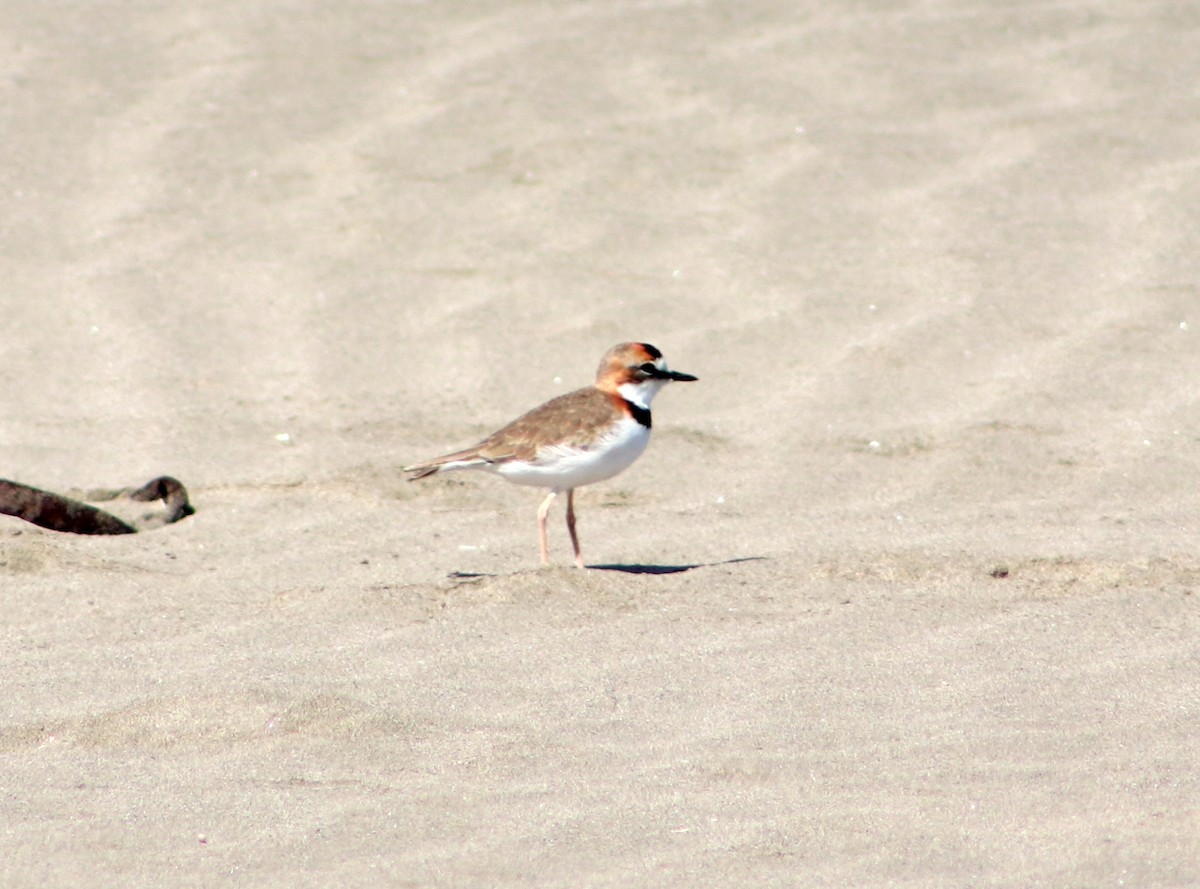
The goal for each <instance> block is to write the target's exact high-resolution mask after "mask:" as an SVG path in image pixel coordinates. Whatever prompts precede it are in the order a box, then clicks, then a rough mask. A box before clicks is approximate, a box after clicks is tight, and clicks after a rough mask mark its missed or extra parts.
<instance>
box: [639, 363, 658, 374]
mask: <svg viewBox="0 0 1200 889" xmlns="http://www.w3.org/2000/svg"><path fill="white" fill-rule="evenodd" d="M638 370H644V371H645V372H646V373H648V374H652V373H657V372H658V368H657V367H655V366H654V365H653V364H651V363H650V362H649V361H647V362H646V363H645V364H643V365H642V366H641V367H640V368H638Z"/></svg>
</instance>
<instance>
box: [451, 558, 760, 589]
mask: <svg viewBox="0 0 1200 889" xmlns="http://www.w3.org/2000/svg"><path fill="white" fill-rule="evenodd" d="M766 559H767V557H766V556H742V557H741V558H738V559H724V560H723V561H720V562H695V563H694V564H691V565H622V564H612V565H587V566H586V567H587V569H588V570H589V571H619V572H621V573H622V574H682V573H683V572H685V571H691V570H693V569H695V568H715V567H716V566H718V565H736V564H738V563H739V562H762V561H765V560H766ZM446 576H447V577H449V578H450V579H451V580H456V581H459V582H462V583H474V582H477V581H480V580H483V579H484V578H487V577H500V575H499V574H491V573H488V572H483V571H451V572H450V573H449V574H447V575H446Z"/></svg>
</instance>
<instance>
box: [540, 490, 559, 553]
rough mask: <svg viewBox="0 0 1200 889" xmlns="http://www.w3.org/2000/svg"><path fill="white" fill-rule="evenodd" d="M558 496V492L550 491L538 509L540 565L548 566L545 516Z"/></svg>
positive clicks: (548, 547)
mask: <svg viewBox="0 0 1200 889" xmlns="http://www.w3.org/2000/svg"><path fill="white" fill-rule="evenodd" d="M557 496H558V491H551V492H550V493H549V494H547V495H546V499H545V500H543V501H542V505H541V506H539V507H538V543H540V544H541V547H542V564H543V565H549V564H550V544H549V543H548V542H547V541H546V516H547V515H549V514H550V504H551V503H553V502H554V498H555V497H557Z"/></svg>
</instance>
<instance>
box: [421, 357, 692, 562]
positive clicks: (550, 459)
mask: <svg viewBox="0 0 1200 889" xmlns="http://www.w3.org/2000/svg"><path fill="white" fill-rule="evenodd" d="M697 379H698V378H697V377H694V376H692V375H691V374H686V373H681V372H680V371H677V370H671V369H670V368H668V367H667V362H666V361H665V360H664V359H663V354H662V352H660V351H659V350H658V349H657V348H655V347H654V346H652V345H650V344H649V343H618V344H617V345H615V346H613V347H612V348H611V349H609V350H608V351H607V352H605V353H604V357H603V358H601V359H600V366H599V367H598V368H597V369H596V382H595V384H594V385H591V386H585V387H584V388H582V389H576V390H575V391H573V392H568V393H566V394H565V395H560V396H558V397H557V398H552V399H550V400H549V401H547V402H546V403H545V404H542V405H539V406H538V407H535V408H534V409H533V410H531V411H528V412H527V413H525V414H522V415H521V416H519V417H517V419H515V420H513V421H512V422H511V423H509V424H508V425H507V426H504V427H502V428H501V429H499V430H497V431H496V432H493V433H492V434H491V435H489V436H488V437H487V438H485V439H484V440H483V441H481V442H479V444H477V445H475V446H473V447H469V448H466V449H465V450H461V451H455V452H454V453H452V454H446V455H445V456H442V457H435V458H434V459H432V460H426V461H424V462H421V463H414V464H412V465H411V466H405V467H404V468H403V470H402V471H403V472H406V473H411V475H410V476H409V481H416V480H417V479H422V478H427V477H428V476H431V475H435V474H437V473H439V472H450V471H452V470H458V469H479V470H483V471H485V472H491V473H495V474H496V475H499V476H500V477H501V478H503V479H505V480H506V481H510V482H513V483H514V484H518V485H528V486H531V487H538V488H548V489H549V493H548V494H547V495H546V497H545V499H544V500H542V502H541V505H540V506H539V507H538V511H537V519H538V543H539V545H540V549H541V564H543V565H548V564H550V548H549V544H548V542H547V534H546V521H547V516H548V515H549V513H550V506H551V504H553V503H554V500H555V498H556V497H558V495H559V494H562V493H564V492H565V493H566V495H567V531H568V532H569V533H570V535H571V547H572V549H573V550H574V552H575V565H576V566H577V567H579V568H584V567H585V566H584V563H583V554H582V552H581V550H580V547H579V535H578V534H577V533H576V527H575V489H576V488H580V487H583V486H584V485H590V484H594V483H595V482H599V481H603V480H604V479H608V478H612V477H613V476H614V475H617V474H618V473H620V472H623V471H624V470H625V469H628V468H629V466H630V465H631V464H632V463H633V461H635V460H636V459H637V458H638V457H640V456H641V455H642V452H643V451H644V450H645V449H646V445H647V443H649V441H650V402H652V401H653V400H654V396H656V395H657V394H658V393H659V391H660V390H661V389H662V388H663V387H664V386H666V385H667V384H668V383H671V382H678V383H687V382H695V381H696V380H697Z"/></svg>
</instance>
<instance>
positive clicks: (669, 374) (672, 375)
mask: <svg viewBox="0 0 1200 889" xmlns="http://www.w3.org/2000/svg"><path fill="white" fill-rule="evenodd" d="M657 376H660V377H662V378H663V379H664V380H675V382H677V383H694V382H695V381H696V380H698V379H700V378H699V377H694V376H692V375H691V374H685V373H682V372H681V371H678V370H666V371H661V372H660V373H658V374H657Z"/></svg>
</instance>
